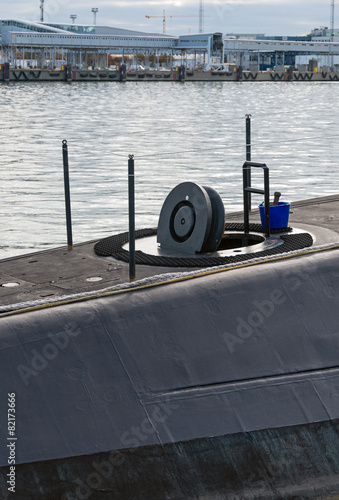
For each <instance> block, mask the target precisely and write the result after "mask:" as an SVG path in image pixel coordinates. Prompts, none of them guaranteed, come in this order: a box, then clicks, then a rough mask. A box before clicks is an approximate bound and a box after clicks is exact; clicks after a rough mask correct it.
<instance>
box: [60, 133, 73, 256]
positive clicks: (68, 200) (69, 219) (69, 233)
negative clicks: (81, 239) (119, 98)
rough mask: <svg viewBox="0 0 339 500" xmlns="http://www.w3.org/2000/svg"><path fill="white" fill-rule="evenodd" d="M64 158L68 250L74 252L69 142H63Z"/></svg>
mask: <svg viewBox="0 0 339 500" xmlns="http://www.w3.org/2000/svg"><path fill="white" fill-rule="evenodd" d="M62 158H63V164H64V188H65V208H66V226H67V249H68V250H73V237H72V217H71V195H70V189H69V168H68V147H67V141H66V140H65V139H64V140H63V141H62Z"/></svg>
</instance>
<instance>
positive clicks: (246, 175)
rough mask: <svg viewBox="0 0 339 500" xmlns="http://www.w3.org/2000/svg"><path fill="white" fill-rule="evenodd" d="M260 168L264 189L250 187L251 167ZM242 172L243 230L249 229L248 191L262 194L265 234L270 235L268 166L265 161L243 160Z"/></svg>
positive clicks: (247, 230)
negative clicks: (262, 173) (262, 174)
mask: <svg viewBox="0 0 339 500" xmlns="http://www.w3.org/2000/svg"><path fill="white" fill-rule="evenodd" d="M252 167H255V168H262V169H263V170H264V189H257V188H252V187H251V168H252ZM242 173H243V194H244V231H245V234H248V233H249V231H250V215H249V212H250V196H251V195H250V193H256V194H263V195H264V197H265V198H264V200H265V230H266V232H265V235H266V236H268V237H269V236H271V224H270V182H269V168H268V166H267V165H266V164H265V163H254V162H253V161H245V163H244V164H243V166H242Z"/></svg>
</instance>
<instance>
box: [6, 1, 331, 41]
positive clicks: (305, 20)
mask: <svg viewBox="0 0 339 500" xmlns="http://www.w3.org/2000/svg"><path fill="white" fill-rule="evenodd" d="M4 4H5V5H4ZM92 7H96V8H98V9H99V11H98V14H97V24H102V25H109V26H116V27H121V28H128V29H137V30H141V31H152V32H159V33H162V17H159V18H152V19H147V18H145V15H149V16H162V13H163V9H165V13H166V16H173V18H172V19H171V18H167V19H166V32H167V33H168V34H173V35H178V34H185V33H197V32H198V28H199V0H172V1H171V0H161V1H158V0H79V1H78V0H45V19H44V20H45V21H49V22H64V23H65V22H67V23H68V22H71V20H70V15H71V14H76V15H77V20H76V23H78V24H92V23H93V14H92ZM338 8H339V7H338ZM330 12H331V0H223V1H221V0H205V1H204V14H205V18H204V31H205V32H211V31H220V32H222V33H232V32H233V33H264V34H266V35H304V34H307V33H309V32H310V31H311V30H312V29H313V28H317V27H319V26H329V25H330ZM335 14H336V12H335ZM174 16H185V17H174ZM186 16H187V17H186ZM190 16H192V17H190ZM0 18H2V19H6V18H19V19H27V20H31V21H32V20H39V19H40V0H29V1H28V0H12V1H11V2H2V6H1V7H0ZM335 19H336V15H335ZM335 26H338V27H339V11H338V23H336V22H335Z"/></svg>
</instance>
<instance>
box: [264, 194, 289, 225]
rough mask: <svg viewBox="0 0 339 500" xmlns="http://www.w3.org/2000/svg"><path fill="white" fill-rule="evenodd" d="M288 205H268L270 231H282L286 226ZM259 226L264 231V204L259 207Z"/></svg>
mask: <svg viewBox="0 0 339 500" xmlns="http://www.w3.org/2000/svg"><path fill="white" fill-rule="evenodd" d="M290 206H291V204H290V203H286V202H284V201H279V203H278V205H270V224H271V229H283V228H284V227H287V226H288V218H289V215H290ZM259 210H260V219H261V225H262V227H263V228H264V229H265V203H264V202H262V203H260V205H259Z"/></svg>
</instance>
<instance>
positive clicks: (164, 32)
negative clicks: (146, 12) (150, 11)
mask: <svg viewBox="0 0 339 500" xmlns="http://www.w3.org/2000/svg"><path fill="white" fill-rule="evenodd" d="M145 17H147V19H151V17H162V32H163V34H164V35H166V18H170V19H172V17H199V16H195V15H189V14H187V15H182V16H169V15H167V16H166V13H165V9H164V10H163V14H162V16H145Z"/></svg>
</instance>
